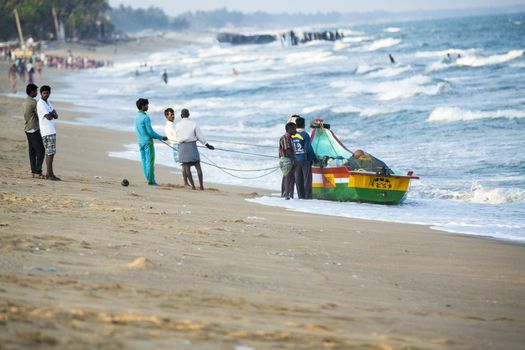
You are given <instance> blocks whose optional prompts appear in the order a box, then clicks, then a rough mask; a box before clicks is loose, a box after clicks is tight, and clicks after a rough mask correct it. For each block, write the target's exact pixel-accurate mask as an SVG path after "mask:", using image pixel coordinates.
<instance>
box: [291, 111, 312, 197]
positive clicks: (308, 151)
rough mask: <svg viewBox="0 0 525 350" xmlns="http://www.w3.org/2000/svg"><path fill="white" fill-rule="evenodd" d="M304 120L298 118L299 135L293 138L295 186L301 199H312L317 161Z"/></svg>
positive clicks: (296, 122) (296, 121) (296, 120)
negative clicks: (313, 178)
mask: <svg viewBox="0 0 525 350" xmlns="http://www.w3.org/2000/svg"><path fill="white" fill-rule="evenodd" d="M304 122H305V121H304V118H303V117H300V116H296V119H295V124H296V125H297V133H296V134H295V135H293V136H292V142H293V146H294V149H295V157H296V160H297V163H296V166H295V185H296V187H297V195H298V197H299V199H312V163H313V162H314V161H316V160H317V157H316V155H315V152H314V150H313V148H312V143H311V141H310V135H308V133H307V132H306V131H305V130H304Z"/></svg>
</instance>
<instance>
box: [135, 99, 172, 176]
mask: <svg viewBox="0 0 525 350" xmlns="http://www.w3.org/2000/svg"><path fill="white" fill-rule="evenodd" d="M148 107H149V101H148V100H147V99H145V98H139V99H138V100H137V109H138V110H139V111H138V113H137V116H136V117H135V130H136V132H137V138H138V141H139V149H140V157H141V159H142V168H143V169H144V176H146V180H147V181H148V185H153V186H155V185H156V184H157V183H156V182H155V147H154V146H153V139H157V140H163V141H166V140H167V139H168V138H167V137H166V136H161V135H159V134H157V133H156V132H155V131H153V129H152V127H151V119H150V118H149V116H148V115H147V114H146V112H147V111H148Z"/></svg>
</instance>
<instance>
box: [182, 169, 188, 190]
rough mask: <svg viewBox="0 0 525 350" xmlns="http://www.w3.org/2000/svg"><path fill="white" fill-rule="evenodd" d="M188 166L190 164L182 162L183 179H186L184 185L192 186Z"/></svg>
mask: <svg viewBox="0 0 525 350" xmlns="http://www.w3.org/2000/svg"><path fill="white" fill-rule="evenodd" d="M188 168H189V166H188V165H186V164H182V180H184V186H188V187H190V184H189V183H188Z"/></svg>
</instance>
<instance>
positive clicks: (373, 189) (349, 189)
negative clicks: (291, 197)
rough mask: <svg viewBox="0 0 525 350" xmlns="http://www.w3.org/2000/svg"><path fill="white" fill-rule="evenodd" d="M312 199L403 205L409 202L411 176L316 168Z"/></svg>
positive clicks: (344, 167)
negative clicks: (402, 203) (407, 199)
mask: <svg viewBox="0 0 525 350" xmlns="http://www.w3.org/2000/svg"><path fill="white" fill-rule="evenodd" d="M312 173H313V179H312V180H313V181H312V196H313V198H315V199H323V200H330V201H339V202H366V203H377V204H399V203H401V202H402V201H403V200H405V198H406V196H407V192H408V189H409V187H410V180H411V179H417V178H418V177H416V176H409V175H406V176H404V175H378V174H373V173H363V172H354V171H350V170H349V169H348V168H347V167H346V166H341V167H334V168H319V167H313V169H312Z"/></svg>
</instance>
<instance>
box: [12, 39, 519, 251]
mask: <svg viewBox="0 0 525 350" xmlns="http://www.w3.org/2000/svg"><path fill="white" fill-rule="evenodd" d="M156 39H159V38H156ZM160 39H161V40H162V38H160ZM183 42H184V41H180V40H175V41H173V40H170V41H168V43H171V44H182V43H183ZM127 45H128V48H127V49H128V51H129V52H128V53H127V54H126V55H124V59H125V58H127V57H129V54H130V53H133V52H137V50H138V48H137V47H135V46H133V45H132V43H127ZM141 45H144V44H140V45H139V46H141ZM150 45H153V44H152V43H149V44H147V45H146V47H148V48H149V47H150ZM75 47H76V48H77V50H78V49H79V48H81V47H82V46H81V45H76V46H75ZM151 47H154V46H151ZM108 49H109V48H108V47H107V46H106V47H103V50H101V51H104V50H108ZM164 49H166V47H164ZM62 51H64V52H66V51H65V49H62ZM140 52H142V51H140ZM88 54H90V56H89V57H90V58H94V59H97V58H101V57H107V56H104V54H103V56H97V53H93V52H88ZM105 55H108V53H105ZM118 56H122V54H119V55H118ZM118 56H117V57H118ZM50 69H51V74H50V77H49V79H50V81H51V82H52V84H53V83H55V82H56V83H59V84H61V83H62V82H61V80H64V79H61V78H57V75H58V74H59V73H64V74H66V75H68V76H72V75H73V76H74V74H75V73H76V72H77V71H78V70H67V69H55V68H50ZM48 72H49V69H48ZM8 98H15V99H16V98H20V99H22V97H21V96H20V97H18V96H17V97H10V96H8ZM52 100H53V99H52ZM53 103H54V104H56V105H58V106H61V108H63V109H66V110H67V111H68V112H69V113H67V114H66V119H65V120H64V119H62V120H61V121H58V123H59V124H63V125H65V124H68V123H70V125H75V126H79V127H87V128H94V129H95V130H97V129H100V130H105V131H107V132H116V133H117V134H120V136H121V137H119V139H120V140H122V142H121V143H120V144H119V145H118V147H111V148H108V149H107V150H106V156H107V157H108V158H110V159H111V158H115V159H121V160H125V161H130V162H134V163H135V164H136V163H139V164H140V160H135V159H129V158H126V157H119V156H110V155H109V153H118V152H125V151H127V150H128V149H127V148H126V147H125V145H126V144H129V143H130V142H129V141H131V143H136V136H135V134H134V133H133V132H131V131H125V130H115V129H112V128H105V127H102V126H92V125H89V124H87V123H86V122H81V121H78V119H79V118H82V117H84V116H87V115H88V114H87V112H86V111H85V109H86V108H87V107H86V106H82V105H76V104H74V103H71V102H64V101H60V100H57V101H56V102H55V101H54V102H53ZM130 118H131V117H130ZM130 120H131V119H130ZM64 121H65V123H63V122H64ZM159 130H160V129H159ZM160 131H161V133H162V132H163V130H160ZM124 139H126V140H128V142H124V141H123V140H124ZM115 146H117V145H116V144H115ZM138 167H139V168H140V165H138ZM155 168H156V169H163V170H164V171H163V172H162V173H165V172H167V173H170V172H177V173H178V174H180V169H179V168H177V167H176V166H168V165H163V164H160V163H156V167H155ZM194 175H195V174H194ZM161 182H162V181H161ZM176 182H177V184H180V183H181V181H180V180H179V179H178V180H177V181H176ZM205 183H207V182H206V176H205ZM209 184H211V185H212V186H213V187H214V188H224V189H227V190H228V189H229V190H233V191H242V192H245V191H252V192H258V193H263V194H264V195H266V196H269V197H274V196H272V193H275V192H276V191H274V190H271V189H267V188H259V187H253V186H246V185H229V184H225V183H214V182H209ZM409 195H410V192H409ZM257 204H258V205H265V206H268V205H269V206H273V207H276V208H283V207H279V206H275V205H271V204H262V203H257ZM285 210H288V211H291V212H298V213H302V212H301V211H300V210H294V209H289V208H285ZM311 214H314V215H320V216H329V217H340V218H343V219H344V218H349V219H351V220H365V221H377V222H383V223H392V224H400V225H421V226H424V227H426V228H428V229H430V230H433V231H439V232H441V233H449V234H456V235H462V236H463V235H464V236H470V237H473V238H478V239H479V238H481V239H488V240H495V241H502V242H508V243H510V244H518V245H525V241H524V240H519V239H513V238H505V237H498V236H496V235H489V234H481V233H469V232H461V231H454V230H450V229H449V230H447V229H445V228H441V227H437V226H435V225H433V224H426V223H414V222H409V221H406V222H403V221H395V220H388V219H383V220H381V219H375V220H374V219H368V218H359V217H346V216H344V215H336V214H333V215H332V214H325V213H317V214H315V213H311Z"/></svg>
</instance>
